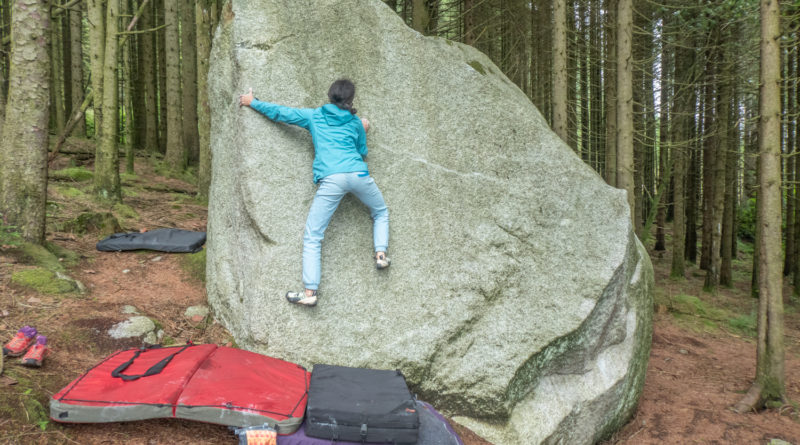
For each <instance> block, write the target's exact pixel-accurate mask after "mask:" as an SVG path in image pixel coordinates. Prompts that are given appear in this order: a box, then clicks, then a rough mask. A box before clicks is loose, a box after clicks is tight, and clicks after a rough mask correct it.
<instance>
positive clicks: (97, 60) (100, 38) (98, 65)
mask: <svg viewBox="0 0 800 445" xmlns="http://www.w3.org/2000/svg"><path fill="white" fill-rule="evenodd" d="M86 8H87V9H86V16H87V20H88V22H89V66H90V70H91V73H92V92H93V93H94V98H95V100H94V103H93V107H92V109H93V111H94V135H93V136H94V138H95V140H97V141H99V140H100V135H101V132H102V128H103V124H102V122H103V61H104V60H105V50H106V43H105V42H106V31H105V27H106V25H105V20H106V14H105V6H104V2H103V0H87V3H86Z"/></svg>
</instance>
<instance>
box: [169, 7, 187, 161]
mask: <svg viewBox="0 0 800 445" xmlns="http://www.w3.org/2000/svg"><path fill="white" fill-rule="evenodd" d="M179 1H180V0H164V23H165V24H166V25H167V27H166V29H165V33H164V34H165V35H164V45H165V50H166V68H167V85H166V88H167V89H166V99H167V153H166V156H165V157H164V162H165V163H166V164H167V167H168V168H169V169H170V170H172V171H174V172H179V171H182V170H183V169H184V168H185V167H186V150H185V147H184V146H183V124H182V122H181V67H180V64H179V60H180V50H179V43H180V41H179V39H180V33H179V32H178V31H179V30H178V18H179V15H178V5H179Z"/></svg>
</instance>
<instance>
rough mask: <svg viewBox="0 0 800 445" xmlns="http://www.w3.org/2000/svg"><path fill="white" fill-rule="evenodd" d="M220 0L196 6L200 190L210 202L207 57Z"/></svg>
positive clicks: (198, 178) (209, 114)
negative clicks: (217, 4) (217, 5)
mask: <svg viewBox="0 0 800 445" xmlns="http://www.w3.org/2000/svg"><path fill="white" fill-rule="evenodd" d="M216 3H217V0H202V1H198V2H197V3H196V9H195V11H196V14H195V16H196V18H197V127H198V133H199V144H200V153H199V155H200V162H199V166H198V168H197V183H198V184H197V189H198V194H199V196H200V198H201V199H208V189H209V186H210V185H211V107H209V102H208V101H209V99H208V58H209V55H210V54H211V38H212V34H213V32H214V25H215V24H216V23H217V17H216V14H215V12H216V10H217V7H216Z"/></svg>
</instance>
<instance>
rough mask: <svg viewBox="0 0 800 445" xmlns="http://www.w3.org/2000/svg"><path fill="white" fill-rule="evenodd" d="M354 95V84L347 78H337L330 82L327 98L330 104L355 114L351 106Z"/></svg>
mask: <svg viewBox="0 0 800 445" xmlns="http://www.w3.org/2000/svg"><path fill="white" fill-rule="evenodd" d="M355 97H356V86H355V85H353V82H351V81H350V80H349V79H339V80H337V81H336V82H333V83H332V84H331V87H330V88H329V89H328V99H329V100H330V101H331V103H332V104H334V105H336V106H337V107H339V108H341V109H342V110H347V111H349V112H350V113H352V114H356V109H355V108H353V99H354V98H355Z"/></svg>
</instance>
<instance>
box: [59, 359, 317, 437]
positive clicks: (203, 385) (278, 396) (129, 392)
mask: <svg viewBox="0 0 800 445" xmlns="http://www.w3.org/2000/svg"><path fill="white" fill-rule="evenodd" d="M137 353H138V355H137ZM170 357H171V358H170ZM131 360H132V361H131ZM128 362H130V364H129V365H128V366H127V367H125V368H124V369H120V368H121V367H123V366H124V365H125V364H126V363H128ZM160 364H161V366H159V365H160ZM159 368H163V369H160V370H159ZM115 370H116V371H118V372H117V373H116V375H117V376H116V377H115V376H114V375H112V373H114V371H115ZM147 374H152V375H147ZM309 377H310V374H309V373H308V372H306V370H305V369H303V368H302V367H301V366H299V365H296V364H293V363H289V362H285V361H283V360H279V359H276V358H272V357H267V356H264V355H260V354H256V353H253V352H249V351H244V350H240V349H233V348H225V347H218V346H216V345H188V346H175V347H167V348H152V349H146V350H139V349H129V350H124V351H118V352H116V353H114V354H112V355H111V356H109V357H107V358H106V359H105V360H103V361H102V362H100V363H99V364H97V365H96V366H94V367H93V368H91V369H90V370H89V371H87V372H86V373H85V374H83V375H82V376H80V377H78V378H77V379H75V380H74V381H73V382H72V383H70V384H69V385H67V386H66V387H65V388H64V389H62V390H61V391H59V392H58V393H57V394H55V395H54V396H53V397H52V398H51V400H50V417H51V418H52V419H53V420H55V421H58V422H70V423H100V422H120V421H130V420H143V419H153V418H164V417H175V418H180V419H189V420H199V421H203V422H210V423H218V424H222V425H231V426H240V427H241V426H255V425H263V424H265V423H267V424H269V425H270V426H272V427H273V428H275V429H276V430H278V432H279V433H281V434H289V433H292V432H294V431H295V430H297V428H298V427H299V426H300V423H301V422H302V420H303V414H304V412H305V408H306V402H307V399H308V382H309Z"/></svg>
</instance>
